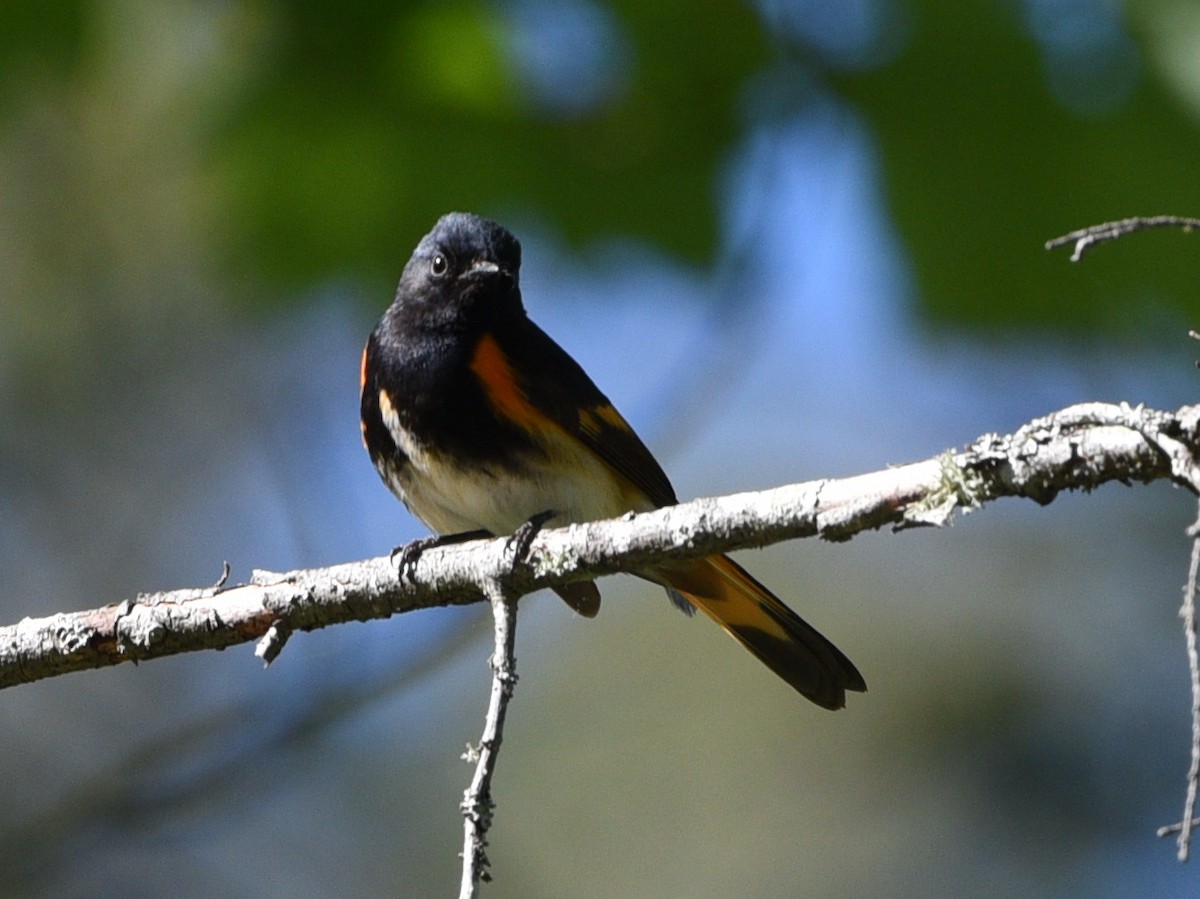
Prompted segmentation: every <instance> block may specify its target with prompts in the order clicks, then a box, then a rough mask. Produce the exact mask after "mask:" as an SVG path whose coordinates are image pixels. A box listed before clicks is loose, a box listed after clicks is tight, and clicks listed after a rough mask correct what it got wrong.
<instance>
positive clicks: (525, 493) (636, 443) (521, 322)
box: [360, 212, 866, 709]
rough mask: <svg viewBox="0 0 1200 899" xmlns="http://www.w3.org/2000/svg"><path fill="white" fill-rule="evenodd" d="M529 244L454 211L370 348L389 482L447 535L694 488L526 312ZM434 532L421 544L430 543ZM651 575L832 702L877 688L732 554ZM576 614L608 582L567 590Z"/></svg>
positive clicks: (651, 505)
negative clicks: (675, 476) (672, 472)
mask: <svg viewBox="0 0 1200 899" xmlns="http://www.w3.org/2000/svg"><path fill="white" fill-rule="evenodd" d="M520 267H521V244H520V242H519V241H518V240H517V238H516V237H515V236H514V235H513V234H512V233H511V232H510V231H509V230H508V229H506V228H504V227H503V226H502V225H499V224H497V223H496V222H494V221H491V220H489V219H486V218H482V217H480V216H477V215H473V214H471V213H463V212H452V213H448V214H446V215H444V216H442V217H441V218H440V219H439V220H438V221H437V223H436V224H435V225H434V227H433V229H432V230H431V231H430V232H429V233H428V234H426V235H425V236H424V237H423V238H422V239H421V240H420V242H419V243H418V244H417V246H416V249H415V250H414V251H413V254H412V256H411V258H410V259H409V260H408V262H407V264H406V265H405V266H404V269H403V273H402V274H401V276H400V281H399V285H398V286H397V288H396V293H395V297H394V299H393V300H392V302H391V305H390V306H388V308H387V309H386V311H384V313H383V315H382V316H381V317H380V319H379V322H378V324H377V325H376V326H375V328H374V330H372V332H371V334H370V336H369V338H368V339H367V343H366V346H365V348H364V350H363V356H362V368H361V396H360V412H361V425H362V438H363V443H364V444H365V446H366V449H367V452H368V454H369V456H370V458H371V461H372V462H373V463H374V466H375V468H376V470H377V471H378V473H379V475H380V477H381V478H382V480H383V482H384V483H385V484H386V485H387V487H388V488H389V489H390V490H391V491H392V492H393V493H394V494H395V495H396V496H397V497H398V498H399V499H400V500H401V501H402V502H403V503H404V505H405V506H406V507H407V508H408V510H409V511H410V512H411V513H412V514H413V515H415V516H416V517H417V518H418V519H420V520H421V521H422V522H423V523H424V524H425V525H426V526H428V527H429V528H430V529H431V530H432V531H434V532H435V534H436V535H440V536H437V537H433V538H427V540H432V541H439V540H454V539H465V538H468V537H476V536H478V537H483V536H496V537H499V536H505V535H511V534H514V533H515V532H518V531H519V530H520V529H521V528H522V527H523V526H527V525H528V524H530V523H532V524H534V525H536V526H541V525H545V526H565V525H567V524H571V523H578V522H587V521H596V520H601V519H605V518H615V517H619V516H621V515H624V514H625V513H627V512H634V513H637V512H648V511H651V510H654V509H658V508H661V507H664V506H670V505H674V504H675V503H676V502H677V501H678V500H677V498H676V495H675V490H674V488H673V487H672V486H671V482H670V481H669V480H668V478H667V475H666V474H665V473H664V471H663V469H662V466H660V465H659V463H658V461H657V460H656V459H655V458H654V456H653V454H652V453H651V452H650V450H649V449H648V448H647V447H646V445H645V443H643V442H642V440H641V439H640V438H639V437H638V436H637V434H636V433H634V430H633V428H632V427H630V425H629V423H628V422H627V421H626V420H625V418H624V417H623V416H622V415H621V414H620V413H619V412H618V411H617V410H616V408H615V407H614V406H613V404H612V403H611V402H610V401H609V400H608V398H607V397H606V396H605V395H604V394H603V393H601V391H600V389H599V388H598V387H597V386H596V385H595V383H593V381H592V379H591V378H590V377H588V375H587V374H586V373H585V372H584V370H583V368H581V367H580V365H579V364H578V363H577V362H576V361H575V360H574V359H573V358H572V357H571V356H570V355H569V354H568V353H567V352H566V351H565V350H564V349H563V348H562V347H560V346H559V345H558V344H557V343H556V342H555V341H554V340H553V339H552V338H551V337H550V336H549V335H547V334H546V332H545V331H543V330H542V329H541V328H539V327H538V326H537V325H536V324H535V323H534V322H533V321H532V320H531V319H530V318H529V316H528V314H527V313H526V311H525V306H524V301H523V298H522V295H521V288H520V277H519V276H520ZM415 545H418V546H419V545H420V544H415ZM636 574H637V575H638V576H640V577H642V578H644V579H646V580H649V581H652V582H654V583H657V584H660V585H662V586H663V587H665V588H667V591H668V595H669V596H670V597H671V598H672V601H674V602H675V603H676V604H677V605H678V606H679V607H680V608H681V609H683V610H684V611H685V612H688V613H689V614H691V613H693V612H694V611H695V610H696V609H699V610H700V611H701V612H703V613H705V614H706V615H707V616H708V617H709V618H711V619H712V620H713V621H715V622H716V623H717V624H718V625H720V626H721V628H723V629H724V630H725V631H726V633H728V634H729V635H730V636H732V637H733V638H734V640H736V641H737V642H738V643H740V644H741V645H742V646H744V647H745V648H746V649H747V650H749V651H750V652H751V653H752V654H753V655H754V656H756V657H757V658H758V659H759V660H760V661H762V662H763V663H764V664H765V665H766V666H767V667H768V668H769V669H770V670H771V671H773V672H774V673H775V674H777V675H778V676H779V677H780V678H782V679H783V680H784V681H785V682H786V683H787V684H789V685H790V686H791V687H792V688H794V689H795V690H796V691H797V692H799V693H800V694H801V695H802V696H804V697H806V698H807V699H809V700H811V701H812V702H814V703H815V704H817V705H818V706H821V707H823V708H826V709H839V708H842V707H843V706H844V705H845V703H846V691H848V690H849V691H855V692H864V691H865V690H866V683H865V681H864V680H863V677H862V675H861V674H860V673H859V672H858V669H857V668H855V666H854V664H853V663H852V662H851V661H850V660H849V659H848V658H847V657H846V656H845V655H843V653H842V652H841V651H840V650H839V649H838V648H837V647H836V646H834V645H833V643H831V642H830V641H829V640H828V639H826V638H825V637H824V636H822V635H821V634H820V633H819V632H818V631H817V630H816V629H815V628H813V627H812V626H811V625H809V624H808V623H807V622H806V621H804V620H803V619H802V618H801V617H800V616H799V615H797V614H796V613H795V612H793V611H792V610H791V609H790V608H789V607H788V606H787V605H785V604H784V603H783V602H782V601H781V600H780V599H779V598H778V597H776V596H775V594H773V593H772V592H771V591H770V590H769V589H767V588H766V587H765V586H763V585H762V584H761V583H759V582H758V581H757V580H755V579H754V578H753V577H752V576H751V575H750V574H749V573H748V572H747V571H746V570H745V569H744V568H742V566H741V565H739V564H738V563H737V562H735V561H733V560H732V559H731V558H729V557H728V556H726V555H722V554H714V555H710V556H704V557H700V558H692V559H678V560H669V561H663V562H656V563H655V564H654V565H652V566H648V567H647V568H645V569H643V570H639V571H637V572H636ZM556 592H557V593H558V594H559V595H560V596H561V597H562V598H563V599H564V600H565V601H566V602H567V604H568V605H570V606H571V608H573V609H574V610H575V611H576V612H578V613H579V614H580V615H582V616H585V617H592V616H594V615H595V614H596V613H597V611H598V610H599V607H600V593H599V590H598V588H597V587H596V585H595V583H594V582H592V581H584V582H579V583H574V584H567V585H564V586H560V587H558V588H556Z"/></svg>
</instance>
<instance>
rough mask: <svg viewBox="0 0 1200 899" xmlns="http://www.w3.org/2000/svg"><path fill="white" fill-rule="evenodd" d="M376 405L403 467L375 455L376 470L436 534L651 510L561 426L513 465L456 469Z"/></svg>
mask: <svg viewBox="0 0 1200 899" xmlns="http://www.w3.org/2000/svg"><path fill="white" fill-rule="evenodd" d="M388 405H389V406H390V404H388ZM383 411H384V420H385V423H386V424H387V426H388V430H389V431H390V432H391V434H392V438H393V439H394V440H395V441H396V445H397V446H398V447H399V448H400V449H401V450H402V451H403V452H404V454H405V455H406V456H407V457H408V465H407V466H406V467H405V468H404V469H403V470H397V469H395V468H393V467H391V466H389V465H387V463H386V462H383V461H381V463H380V468H379V472H380V474H381V475H382V476H383V479H384V480H385V481H386V482H387V484H388V486H389V487H390V488H391V489H392V492H393V493H395V494H396V495H397V496H398V497H400V499H401V500H403V501H404V504H405V505H406V506H408V508H409V510H410V511H411V512H412V513H413V514H414V515H416V516H417V517H418V518H420V519H421V520H422V521H423V522H425V524H427V525H428V526H429V527H430V528H432V529H433V530H435V531H437V532H439V533H442V534H454V533H461V532H463V531H473V530H479V529H482V530H486V531H490V532H491V533H493V534H497V535H499V534H511V533H512V532H513V531H515V530H516V529H517V528H518V527H520V526H521V525H522V524H524V523H525V522H526V521H528V520H529V519H530V518H532V517H533V516H534V515H537V514H538V513H540V512H546V511H553V512H554V513H555V514H554V517H552V518H551V519H550V520H549V521H548V522H547V525H548V526H550V527H555V526H561V525H564V524H569V523H572V522H581V521H596V520H598V519H601V518H613V517H615V516H617V515H622V514H624V513H625V512H628V511H630V510H633V511H639V512H642V511H648V510H649V509H651V508H653V506H652V505H651V504H650V503H649V502H647V501H646V500H645V498H644V497H642V496H641V495H640V492H639V491H636V490H634V489H633V488H632V486H631V485H629V484H628V483H627V482H625V481H624V479H622V478H620V477H619V476H618V475H616V474H615V473H614V472H613V471H612V469H610V468H609V467H608V466H607V465H606V464H605V463H604V462H603V461H601V460H600V459H598V458H596V457H595V456H593V455H592V454H591V452H590V451H589V450H587V449H586V448H585V447H584V446H583V445H582V444H580V443H579V442H578V441H577V440H575V439H574V438H573V437H570V436H569V435H567V434H566V433H565V432H562V433H558V434H555V435H553V436H552V438H551V439H550V440H549V441H548V442H547V443H546V444H545V450H546V452H545V455H544V456H543V455H537V456H533V455H531V457H530V459H529V461H528V463H527V464H526V465H524V466H522V467H520V468H506V467H505V468H502V467H496V468H489V467H484V466H478V467H475V466H472V467H464V466H461V465H459V464H457V463H456V462H454V461H452V460H448V459H447V458H446V457H443V456H439V455H435V454H433V453H430V452H428V451H427V450H426V449H425V447H424V446H422V445H421V444H420V443H419V442H418V441H417V440H416V439H415V438H414V435H412V434H411V433H410V432H408V431H407V430H406V429H405V428H404V427H402V426H401V424H400V422H399V419H398V417H397V416H395V414H394V413H393V414H392V415H388V414H387V413H388V412H389V411H391V410H390V409H389V408H386V407H385V408H384V410H383Z"/></svg>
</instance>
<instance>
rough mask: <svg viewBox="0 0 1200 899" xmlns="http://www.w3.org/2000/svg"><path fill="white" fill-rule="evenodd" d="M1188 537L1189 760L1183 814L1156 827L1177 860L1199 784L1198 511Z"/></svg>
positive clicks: (1187, 838) (1192, 822)
mask: <svg viewBox="0 0 1200 899" xmlns="http://www.w3.org/2000/svg"><path fill="white" fill-rule="evenodd" d="M1188 535H1189V536H1190V537H1191V538H1192V561H1191V564H1190V565H1189V567H1188V580H1187V584H1186V585H1185V586H1184V589H1183V606H1182V607H1181V608H1180V609H1179V617H1180V618H1182V619H1183V636H1184V641H1185V642H1186V643H1187V657H1188V673H1189V675H1190V679H1191V684H1192V762H1191V765H1189V766H1188V776H1187V794H1186V797H1185V799H1184V802H1183V817H1182V818H1180V820H1179V823H1178V824H1170V825H1167V826H1166V827H1160V828H1159V829H1158V835H1159V836H1160V837H1165V836H1167V835H1169V834H1172V833H1178V834H1179V839H1178V840H1177V841H1176V845H1177V846H1178V848H1179V851H1178V854H1177V857H1178V858H1179V860H1180V861H1181V862H1186V861H1187V860H1188V855H1189V854H1190V852H1191V845H1192V829H1193V828H1194V827H1196V826H1197V825H1198V824H1200V821H1198V820H1197V819H1196V788H1197V785H1198V784H1200V652H1198V651H1197V646H1196V589H1197V580H1198V579H1200V515H1198V516H1197V518H1196V522H1195V524H1193V525H1192V526H1191V527H1190V528H1188Z"/></svg>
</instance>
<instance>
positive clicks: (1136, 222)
mask: <svg viewBox="0 0 1200 899" xmlns="http://www.w3.org/2000/svg"><path fill="white" fill-rule="evenodd" d="M1152 228H1181V229H1182V230H1183V231H1185V232H1190V231H1191V230H1192V229H1193V228H1200V219H1194V218H1186V217H1184V216H1180V215H1150V216H1135V217H1134V218H1127V219H1121V220H1120V221H1116V222H1105V223H1104V224H1102V225H1092V226H1091V227H1089V228H1080V229H1079V230H1078V231H1072V232H1071V233H1070V234H1064V235H1063V236H1062V237H1056V238H1054V239H1053V240H1048V241H1046V249H1047V250H1054V249H1057V248H1058V247H1065V246H1067V245H1068V244H1072V243H1073V244H1075V250H1074V252H1072V253H1071V261H1072V262H1078V261H1079V260H1080V259H1082V258H1083V254H1084V253H1086V252H1087V251H1088V250H1089V249H1090V248H1091V247H1092V246H1093V245H1094V244H1098V243H1103V242H1104V241H1107V240H1116V239H1117V238H1118V237H1124V236H1125V235H1126V234H1133V233H1134V232H1136V231H1149V230H1151V229H1152Z"/></svg>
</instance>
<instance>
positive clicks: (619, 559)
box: [0, 403, 1200, 688]
mask: <svg viewBox="0 0 1200 899" xmlns="http://www.w3.org/2000/svg"><path fill="white" fill-rule="evenodd" d="M1198 431H1200V406H1186V407H1184V408H1182V409H1179V410H1177V411H1173V412H1164V411H1156V410H1152V409H1145V408H1142V407H1136V408H1135V407H1130V406H1127V405H1124V404H1122V405H1109V404H1104V403H1087V404H1082V405H1078V406H1072V407H1070V408H1067V409H1063V410H1061V411H1059V412H1056V413H1054V414H1052V415H1048V416H1046V417H1045V418H1040V419H1037V420H1035V421H1032V422H1030V423H1028V424H1026V425H1025V426H1023V427H1022V428H1020V429H1019V430H1017V431H1016V432H1014V433H1012V434H1008V435H1003V436H1002V435H997V434H985V435H984V436H983V437H980V438H979V439H978V440H976V441H975V442H974V443H973V444H971V445H970V446H968V447H966V448H965V449H963V450H960V451H958V452H947V453H944V454H942V455H941V456H937V457H935V458H933V459H929V460H926V461H924V462H916V463H912V464H910V465H902V466H899V467H896V468H888V469H885V470H882V471H876V472H872V473H870V474H864V475H857V476H855V477H849V478H841V479H825V480H818V481H809V482H806V483H801V484H791V485H788V486H785V487H777V488H774V489H772V490H763V491H761V492H757V493H741V494H735V495H733V496H723V497H715V498H707V499H698V500H694V501H692V502H688V503H683V504H681V505H678V506H670V507H668V508H665V509H659V510H657V511H655V512H648V513H645V514H641V515H632V514H630V515H626V516H624V517H622V518H620V519H613V520H610V521H595V522H589V523H587V524H581V525H572V526H570V527H567V528H559V529H556V530H547V531H542V532H540V533H538V534H537V535H536V536H535V537H534V538H533V540H532V541H531V543H530V546H529V555H528V563H527V564H522V565H519V566H514V565H513V563H512V556H511V552H510V551H509V547H508V543H507V540H506V539H505V538H498V539H495V540H477V541H471V542H468V543H462V544H459V545H451V546H442V547H435V548H432V549H430V550H428V551H426V552H425V553H423V554H422V555H421V557H420V558H419V560H418V561H417V562H416V564H415V565H414V566H413V568H412V571H411V577H406V578H404V579H400V578H399V577H397V573H396V567H395V565H393V564H392V562H391V561H390V559H389V558H388V557H387V556H381V557H379V558H375V559H367V560H364V561H361V562H351V563H347V564H343V565H335V566H332V567H330V568H312V569H302V570H297V571H291V572H287V573H284V574H276V573H271V572H263V571H256V572H254V574H253V575H252V577H251V580H250V583H248V584H242V585H239V586H234V587H219V588H216V587H209V588H204V589H187V590H175V591H171V592H166V593H153V594H144V595H140V596H138V597H136V598H135V599H127V600H122V601H121V602H118V603H116V604H113V605H108V606H104V607H102V608H98V609H90V610H88V611H83V612H71V613H60V614H57V615H51V616H49V617H47V618H38V619H31V618H26V619H25V620H23V621H21V622H20V623H18V624H14V625H9V626H7V627H0V688H4V687H10V686H14V685H16V684H21V683H29V682H31V681H35V680H39V679H41V678H44V677H52V676H55V675H59V674H65V673H67V672H69V671H83V670H87V669H91V668H100V667H104V666H108V665H115V664H118V663H120V662H126V661H145V660H148V659H153V658H160V657H163V656H168V655H173V654H176V653H180V652H192V651H196V650H200V649H221V648H225V647H228V646H233V645H235V644H238V643H245V642H249V641H254V640H260V638H262V637H264V635H268V631H271V633H270V635H269V637H268V639H267V640H266V641H264V642H262V643H261V644H260V652H261V653H262V654H263V657H264V658H268V659H269V658H271V657H273V655H274V653H276V652H277V651H278V650H279V649H281V648H282V646H283V641H284V640H285V639H286V638H287V635H288V634H290V633H292V632H295V631H308V630H314V629H316V628H321V627H327V626H329V625H333V624H340V623H343V622H347V621H368V620H371V619H375V618H386V617H389V616H391V615H395V614H399V613H402V612H408V611H412V610H415V609H423V608H431V607H434V606H445V605H454V604H464V603H472V602H478V601H480V600H481V599H483V598H484V593H485V590H486V589H487V587H486V585H488V584H489V583H492V582H495V583H498V584H501V585H502V586H503V588H504V590H505V591H506V592H507V593H508V594H509V595H511V596H521V595H524V594H525V593H529V592H531V591H533V590H537V589H540V588H543V587H550V586H553V585H556V584H563V583H568V582H571V581H580V580H587V579H591V578H594V577H598V576H601V575H607V574H614V573H616V572H618V571H636V570H638V569H639V568H643V567H646V566H647V565H652V564H653V563H655V562H656V561H661V560H662V559H664V558H668V557H670V558H681V557H695V556H702V555H708V554H711V553H714V552H727V551H730V550H735V549H742V548H747V547H758V546H766V545H769V544H772V543H778V542H780V541H783V540H791V539H797V538H801V537H814V536H819V537H822V538H824V539H827V540H847V539H849V538H851V537H853V536H854V535H855V534H857V533H860V532H861V531H865V530H872V529H877V528H880V527H883V526H885V525H892V526H893V527H894V528H896V529H902V528H909V527H917V526H920V525H944V524H947V523H949V522H950V521H951V520H952V518H953V516H954V513H955V511H956V510H958V509H962V510H964V511H970V510H972V509H975V508H977V507H979V506H981V505H983V504H984V503H986V502H989V501H991V500H994V499H997V498H998V497H1002V496H1018V497H1025V498H1027V499H1032V500H1034V501H1035V502H1038V503H1041V504H1045V503H1048V502H1050V501H1051V500H1053V499H1054V497H1055V496H1056V495H1057V494H1058V493H1059V492H1060V491H1062V490H1077V489H1083V490H1090V489H1092V488H1094V487H1097V486H1099V485H1100V484H1103V483H1105V482H1108V481H1113V480H1117V481H1121V482H1123V483H1129V482H1131V481H1144V482H1148V481H1154V480H1160V479H1164V478H1169V479H1171V480H1173V481H1175V482H1176V483H1179V484H1181V485H1183V486H1186V487H1187V488H1188V489H1189V490H1192V491H1196V490H1197V488H1196V486H1195V485H1197V484H1200V475H1198V473H1197V468H1196V463H1195V461H1194V453H1195V452H1196V447H1197V442H1198V441H1197V435H1198Z"/></svg>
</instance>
